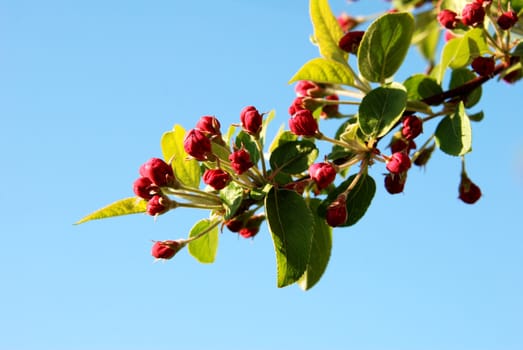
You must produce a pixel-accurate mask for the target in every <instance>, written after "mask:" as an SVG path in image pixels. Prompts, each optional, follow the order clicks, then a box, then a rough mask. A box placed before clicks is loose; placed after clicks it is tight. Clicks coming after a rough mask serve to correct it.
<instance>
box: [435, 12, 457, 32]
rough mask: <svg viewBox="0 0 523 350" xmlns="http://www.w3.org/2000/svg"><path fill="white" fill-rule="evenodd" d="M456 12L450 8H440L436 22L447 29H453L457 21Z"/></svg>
mask: <svg viewBox="0 0 523 350" xmlns="http://www.w3.org/2000/svg"><path fill="white" fill-rule="evenodd" d="M457 15H458V14H457V13H456V12H454V11H451V10H447V9H444V10H441V11H440V12H439V13H438V22H439V23H440V24H441V25H442V26H443V27H445V28H447V29H454V28H456V25H457V23H458V21H457V20H456V16H457Z"/></svg>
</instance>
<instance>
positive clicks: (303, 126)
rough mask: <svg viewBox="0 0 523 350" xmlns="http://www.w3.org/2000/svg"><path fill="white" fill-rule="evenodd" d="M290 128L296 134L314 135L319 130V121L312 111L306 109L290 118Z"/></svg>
mask: <svg viewBox="0 0 523 350" xmlns="http://www.w3.org/2000/svg"><path fill="white" fill-rule="evenodd" d="M289 128H290V129H291V131H292V133H293V134H294V135H297V136H308V137H312V136H314V135H316V133H317V132H318V122H317V121H316V119H314V116H313V115H312V112H311V111H309V110H308V109H304V110H301V111H298V112H296V113H295V114H294V115H293V116H292V117H291V118H290V119H289Z"/></svg>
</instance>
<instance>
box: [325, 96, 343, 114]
mask: <svg viewBox="0 0 523 350" xmlns="http://www.w3.org/2000/svg"><path fill="white" fill-rule="evenodd" d="M325 99H326V100H328V101H339V100H340V98H339V97H338V95H329V96H326V97H325ZM339 114H340V112H339V105H338V104H333V105H331V104H328V105H324V106H323V107H322V108H321V113H320V117H321V118H323V119H327V118H335V117H337V116H338V115H339Z"/></svg>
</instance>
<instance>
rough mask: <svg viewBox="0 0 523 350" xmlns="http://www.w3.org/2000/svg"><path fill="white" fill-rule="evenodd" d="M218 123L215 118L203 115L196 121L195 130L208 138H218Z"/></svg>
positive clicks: (219, 132)
mask: <svg viewBox="0 0 523 350" xmlns="http://www.w3.org/2000/svg"><path fill="white" fill-rule="evenodd" d="M220 127H221V125H220V121H219V120H218V119H216V117H213V116H210V115H205V116H203V117H201V118H200V120H198V123H196V127H195V129H197V130H199V131H201V132H202V133H204V134H207V135H209V136H220V135H221V134H222V133H221V131H220Z"/></svg>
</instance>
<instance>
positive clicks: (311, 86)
mask: <svg viewBox="0 0 523 350" xmlns="http://www.w3.org/2000/svg"><path fill="white" fill-rule="evenodd" d="M294 91H296V95H297V96H298V97H306V96H308V97H323V96H325V91H324V90H323V88H322V87H321V86H320V85H318V84H316V83H315V82H313V81H309V80H300V81H299V82H298V83H296V86H295V87H294Z"/></svg>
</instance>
